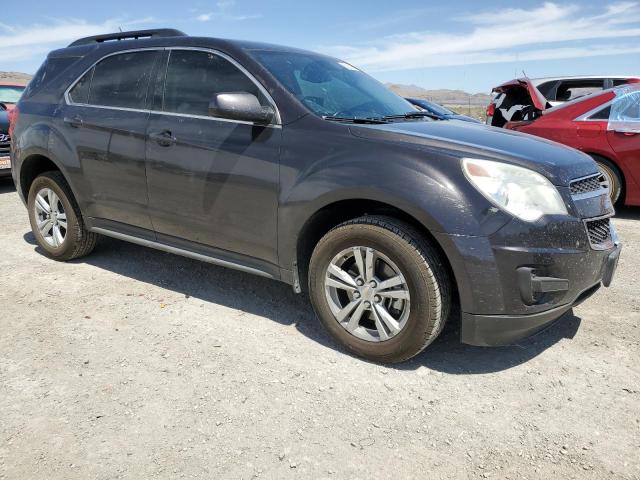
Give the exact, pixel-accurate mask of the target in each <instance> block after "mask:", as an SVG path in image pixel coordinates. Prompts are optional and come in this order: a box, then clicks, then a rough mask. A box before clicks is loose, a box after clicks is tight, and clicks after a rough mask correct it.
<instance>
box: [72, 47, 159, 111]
mask: <svg viewBox="0 0 640 480" xmlns="http://www.w3.org/2000/svg"><path fill="white" fill-rule="evenodd" d="M158 55H159V52H157V51H144V52H130V53H121V54H118V55H113V56H111V57H108V58H105V59H104V60H102V61H101V62H100V63H98V64H97V65H96V66H95V67H94V68H95V72H94V74H93V78H92V80H91V88H90V92H89V103H90V104H91V105H101V106H106V107H119V108H135V109H143V108H145V104H146V99H147V89H148V87H149V79H150V77H151V71H152V70H153V65H154V62H155V60H156V58H157V56H158ZM79 93H80V92H79ZM72 99H73V96H72ZM74 101H75V100H74Z"/></svg>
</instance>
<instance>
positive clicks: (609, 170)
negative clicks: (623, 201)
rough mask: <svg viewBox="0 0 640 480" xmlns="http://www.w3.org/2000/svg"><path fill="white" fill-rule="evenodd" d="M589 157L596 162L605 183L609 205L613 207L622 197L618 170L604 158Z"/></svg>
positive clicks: (597, 156) (620, 178)
mask: <svg viewBox="0 0 640 480" xmlns="http://www.w3.org/2000/svg"><path fill="white" fill-rule="evenodd" d="M591 157H592V158H593V159H594V160H595V161H596V164H597V165H598V168H599V169H600V172H602V174H603V175H604V178H605V182H606V183H607V186H608V188H609V196H610V197H611V203H613V204H614V205H615V204H616V203H617V202H618V201H619V200H620V197H621V196H622V176H621V175H620V172H619V171H618V168H617V167H616V166H615V165H614V164H613V163H611V162H610V161H609V160H607V159H606V158H603V157H601V156H599V155H591Z"/></svg>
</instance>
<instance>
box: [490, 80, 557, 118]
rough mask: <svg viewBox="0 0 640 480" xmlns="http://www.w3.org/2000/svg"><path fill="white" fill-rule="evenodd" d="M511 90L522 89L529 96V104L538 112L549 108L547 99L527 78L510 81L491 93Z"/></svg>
mask: <svg viewBox="0 0 640 480" xmlns="http://www.w3.org/2000/svg"><path fill="white" fill-rule="evenodd" d="M512 88H524V89H525V90H526V91H527V93H528V94H529V97H531V104H532V105H533V106H534V107H535V108H537V109H538V110H540V111H543V110H546V109H547V107H548V106H549V102H548V101H547V99H546V98H545V97H544V95H542V93H540V90H538V88H537V87H536V86H535V85H534V84H533V83H532V82H531V80H529V79H528V78H516V79H515V80H510V81H508V82H506V83H503V84H502V85H500V86H497V87H496V88H494V89H493V91H494V92H498V93H505V92H508V91H509V90H511V89H512Z"/></svg>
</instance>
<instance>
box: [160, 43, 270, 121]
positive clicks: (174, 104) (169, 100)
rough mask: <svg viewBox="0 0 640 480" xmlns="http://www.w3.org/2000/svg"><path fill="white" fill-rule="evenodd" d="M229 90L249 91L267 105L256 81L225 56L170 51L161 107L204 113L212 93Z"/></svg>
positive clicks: (191, 113) (173, 110)
mask: <svg viewBox="0 0 640 480" xmlns="http://www.w3.org/2000/svg"><path fill="white" fill-rule="evenodd" d="M230 92H247V93H252V94H254V95H255V96H256V97H258V100H259V101H260V104H261V105H263V106H267V105H269V103H268V101H267V99H266V98H265V96H264V95H263V94H262V92H261V91H260V89H259V88H258V87H257V85H256V84H255V83H253V82H252V81H251V80H250V79H249V78H248V77H247V76H246V75H245V74H244V73H243V72H242V71H240V70H239V69H238V68H237V67H236V66H235V65H233V64H232V63H231V62H229V61H228V60H226V59H225V58H222V57H221V56H219V55H216V54H214V53H211V52H202V51H195V50H172V51H171V54H170V57H169V65H168V67H167V77H166V82H165V90H164V105H163V109H164V111H167V112H173V113H184V114H190V115H201V116H208V115H209V103H210V102H211V100H212V99H213V96H214V95H215V94H218V93H230Z"/></svg>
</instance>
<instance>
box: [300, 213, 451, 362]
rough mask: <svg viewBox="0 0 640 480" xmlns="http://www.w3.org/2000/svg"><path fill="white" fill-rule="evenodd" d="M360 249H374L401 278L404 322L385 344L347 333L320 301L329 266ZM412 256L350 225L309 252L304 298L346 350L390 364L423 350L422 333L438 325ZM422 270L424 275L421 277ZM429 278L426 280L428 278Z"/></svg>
mask: <svg viewBox="0 0 640 480" xmlns="http://www.w3.org/2000/svg"><path fill="white" fill-rule="evenodd" d="M355 246H361V247H370V248H373V249H375V250H377V251H379V252H381V253H383V254H384V255H386V256H387V257H388V258H389V259H390V260H391V261H392V262H394V263H395V264H396V265H397V266H398V268H399V269H400V271H401V272H402V274H403V275H404V277H405V280H406V282H407V286H408V289H409V295H410V302H411V305H410V312H409V318H408V319H407V323H406V324H405V326H404V328H403V329H402V330H401V331H400V333H398V334H397V335H396V336H394V337H392V338H391V339H389V340H386V341H384V342H370V341H366V340H363V339H360V338H358V337H355V336H354V335H352V334H350V333H349V332H347V330H345V329H344V327H342V326H341V325H340V324H339V323H338V321H337V320H336V319H335V317H334V315H333V313H332V312H331V309H330V308H329V304H328V302H327V299H326V297H325V285H324V279H325V276H326V271H327V267H328V265H329V263H330V262H331V260H332V259H333V258H334V257H335V256H336V255H337V254H338V253H340V252H341V251H342V250H345V249H348V248H351V247H355ZM417 260H420V261H422V262H423V263H424V260H422V259H419V258H417V255H416V254H415V250H414V249H413V248H412V247H411V246H410V245H409V244H407V243H406V242H405V241H403V240H402V239H401V238H399V237H398V236H397V235H395V234H393V233H392V232H390V231H388V230H386V229H383V228H380V227H377V226H373V225H368V224H355V225H348V226H344V227H339V228H338V229H336V230H334V231H332V232H331V233H330V234H329V235H328V236H326V237H325V238H323V239H322V240H321V241H320V242H319V243H318V245H317V247H316V249H315V250H314V253H313V256H312V260H311V266H310V269H309V292H310V297H311V301H312V303H313V306H314V308H315V310H316V312H317V314H318V317H319V318H320V321H321V322H322V323H323V325H324V326H325V327H326V328H327V330H328V331H329V333H330V334H331V335H332V336H333V337H334V338H336V339H337V340H338V341H339V342H340V343H341V344H343V345H344V346H345V347H346V348H347V349H348V350H350V351H352V352H354V353H356V354H358V355H360V356H363V357H365V358H369V359H373V360H378V361H385V360H387V361H394V358H400V357H404V356H406V355H407V352H409V351H413V350H418V351H419V350H420V349H422V348H423V347H424V346H425V342H424V338H425V332H427V333H431V332H433V331H434V330H436V329H437V322H438V320H440V321H444V319H439V318H434V315H433V312H432V310H431V308H430V305H431V302H432V301H434V300H436V299H437V288H435V278H434V277H433V275H428V273H429V272H428V269H427V268H424V267H425V266H424V265H423V266H422V267H423V268H421V267H420V265H419V263H418V261H417ZM425 270H426V271H425ZM429 277H430V278H429Z"/></svg>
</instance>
